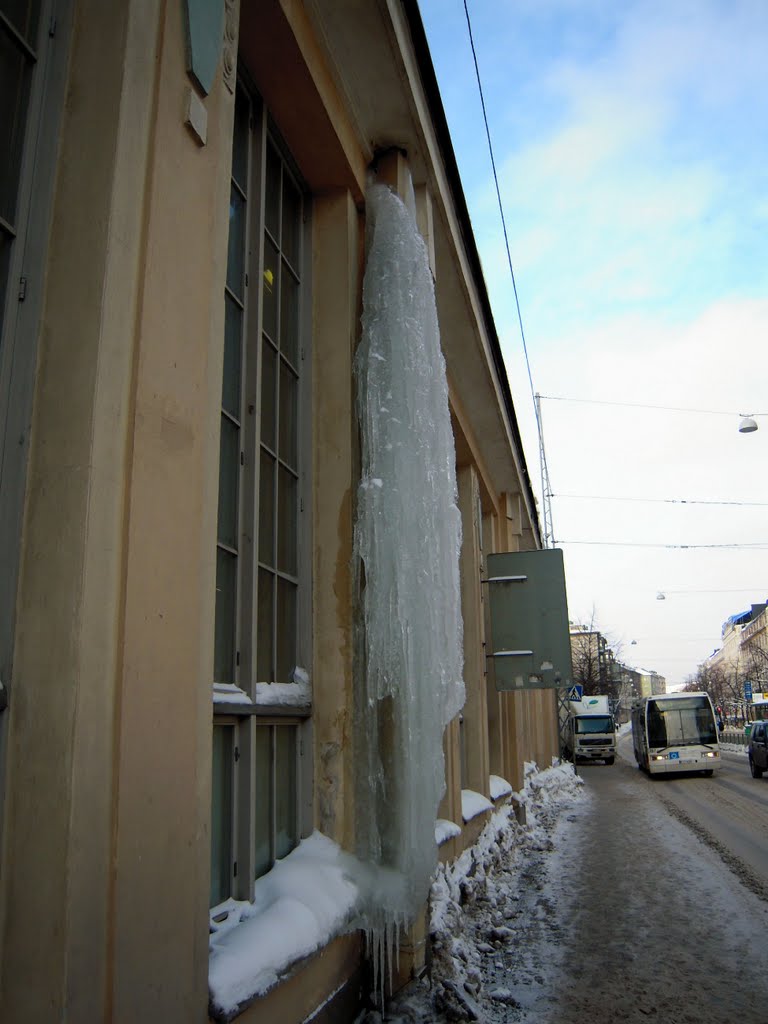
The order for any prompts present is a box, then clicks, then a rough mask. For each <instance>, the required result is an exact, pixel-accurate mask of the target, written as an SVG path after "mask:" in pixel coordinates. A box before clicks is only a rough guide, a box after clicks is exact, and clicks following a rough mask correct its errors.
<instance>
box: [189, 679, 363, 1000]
mask: <svg viewBox="0 0 768 1024" xmlns="http://www.w3.org/2000/svg"><path fill="white" fill-rule="evenodd" d="M288 685H292V684H288ZM352 860H353V859H352V858H349V857H348V855H345V854H344V853H343V852H342V851H341V849H340V848H339V847H338V846H337V845H336V843H334V842H333V841H332V840H331V839H328V837H327V836H324V835H322V834H321V833H320V832H313V834H312V835H311V836H310V837H309V838H308V839H304V840H302V842H301V843H300V844H299V845H298V846H297V847H296V849H295V850H293V851H292V852H291V853H289V854H288V856H287V857H285V858H284V859H283V860H281V861H278V862H277V864H276V865H275V866H274V868H273V869H272V870H271V871H270V872H269V873H268V874H267V875H264V876H263V877H262V878H259V879H257V881H256V883H255V884H254V890H253V891H254V901H253V903H248V902H238V901H237V900H227V901H226V903H223V904H221V906H219V907H216V908H214V910H213V911H212V912H211V929H212V934H211V938H210V959H209V964H208V986H209V991H210V998H211V1003H212V1005H213V1006H214V1007H215V1009H216V1011H217V1012H218V1013H220V1014H222V1015H224V1017H225V1019H229V1017H230V1015H232V1014H234V1013H236V1012H237V1010H238V1008H239V1007H241V1006H242V1005H243V1004H244V1003H247V1002H249V1001H251V1000H253V999H254V998H256V997H258V996H261V995H264V994H265V993H266V992H268V991H269V989H271V988H272V987H273V986H274V985H275V984H277V982H278V981H279V980H280V978H281V977H282V976H283V975H285V973H286V972H287V971H288V970H289V968H290V967H291V966H292V965H293V964H295V963H296V962H297V961H299V960H303V959H304V958H305V957H308V956H311V955H312V954H313V953H316V952H317V951H318V950H319V949H321V948H322V947H324V946H326V945H327V944H328V943H329V942H330V941H331V940H332V939H333V938H335V937H336V936H337V935H339V934H341V933H342V932H343V931H344V928H345V926H346V925H347V924H348V922H349V921H350V919H351V917H352V914H353V912H354V910H355V909H356V907H357V905H358V902H359V897H360V888H359V885H358V884H357V883H356V882H355V881H354V880H353V877H352V873H353V870H354V868H353V866H352ZM223 915H226V917H224V919H223V920H219V921H218V922H217V921H216V920H215V919H216V918H222V917H223Z"/></svg>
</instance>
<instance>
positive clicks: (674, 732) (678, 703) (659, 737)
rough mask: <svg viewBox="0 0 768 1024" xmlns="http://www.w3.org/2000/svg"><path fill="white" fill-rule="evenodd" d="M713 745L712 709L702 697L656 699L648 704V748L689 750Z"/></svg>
mask: <svg viewBox="0 0 768 1024" xmlns="http://www.w3.org/2000/svg"><path fill="white" fill-rule="evenodd" d="M699 743H704V744H707V743H717V728H716V726H715V718H714V715H713V714H712V707H711V705H710V703H709V701H708V700H707V698H706V697H678V698H676V699H675V700H664V699H663V698H659V699H657V700H654V701H649V702H648V746H649V747H689V746H693V745H695V744H699Z"/></svg>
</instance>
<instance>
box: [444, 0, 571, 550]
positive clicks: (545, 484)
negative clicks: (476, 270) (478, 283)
mask: <svg viewBox="0 0 768 1024" xmlns="http://www.w3.org/2000/svg"><path fill="white" fill-rule="evenodd" d="M464 14H465V16H466V19H467V32H468V34H469V45H470V48H471V50H472V60H473V62H474V65H475V77H476V79H477V90H478V93H479V94H480V106H481V107H482V110H483V123H484V124H485V137H486V139H487V140H488V153H489V155H490V158H491V169H492V171H493V183H494V185H495V187H496V199H497V201H498V204H499V215H500V216H501V228H502V232H503V234H504V249H505V250H506V253H507V266H508V267H509V276H510V277H511V279H512V291H513V292H514V295H515V308H516V309H517V322H518V324H519V325H520V337H521V339H522V342H523V354H524V356H525V368H526V370H527V373H528V384H529V385H530V388H531V398H532V399H533V411H534V416H535V417H536V429H537V432H538V437H539V461H540V464H541V490H542V501H543V506H544V507H543V513H544V514H543V518H544V536H543V538H542V539H543V544H544V547H553V546H554V543H555V538H554V528H553V525H552V506H551V503H550V501H549V489H550V485H549V468H548V466H547V455H546V452H545V450H544V433H543V431H542V426H541V411H540V409H539V403H538V396H537V395H536V394H535V392H534V387H533V374H532V373H531V361H530V359H529V358H528V343H527V342H526V340H525V328H524V327H523V314H522V310H521V309H520V297H519V295H518V294H517V282H516V280H515V271H514V267H513V266H512V254H511V252H510V249H509V235H508V233H507V221H506V218H505V216H504V204H503V203H502V201H501V188H500V187H499V176H498V174H497V173H496V158H495V156H494V154H493V142H492V141H491V129H490V126H489V124H488V113H487V111H486V108H485V94H484V93H483V83H482V80H481V78H480V65H479V63H478V60H477V51H476V50H475V39H474V36H473V34H472V20H471V18H470V16H469V7H468V6H467V0H464Z"/></svg>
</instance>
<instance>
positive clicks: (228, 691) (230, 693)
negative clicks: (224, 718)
mask: <svg viewBox="0 0 768 1024" xmlns="http://www.w3.org/2000/svg"><path fill="white" fill-rule="evenodd" d="M213 703H214V704H250V703H251V698H250V697H249V696H248V694H247V693H246V692H245V690H241V689H240V687H239V686H235V685H234V683H214V684H213Z"/></svg>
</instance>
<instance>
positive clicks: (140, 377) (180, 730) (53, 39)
mask: <svg viewBox="0 0 768 1024" xmlns="http://www.w3.org/2000/svg"><path fill="white" fill-rule="evenodd" d="M0 36H2V38H3V43H4V50H3V51H2V53H1V54H0V61H1V62H2V66H3V75H4V80H6V81H8V82H9V83H12V86H11V87H9V89H8V90H7V91H6V92H5V93H4V95H3V97H2V99H0V104H2V106H3V108H4V110H3V113H4V115H6V114H7V115H8V116H7V117H4V124H5V125H8V126H10V127H8V128H7V129H6V128H5V127H4V128H3V132H5V133H6V135H7V138H3V140H2V141H3V143H4V144H6V145H4V147H3V152H5V153H7V154H9V159H8V160H7V161H6V169H5V173H4V178H3V183H2V194H1V195H0V201H2V204H3V206H2V209H1V210H0V244H1V245H2V249H0V300H1V301H2V306H1V307H0V311H1V312H2V317H3V319H2V338H1V343H0V344H1V347H0V414H1V415H0V430H2V433H1V434H0V445H1V446H2V447H1V448H0V451H1V453H2V463H0V473H1V474H2V476H1V478H0V483H1V485H2V486H1V487H0V560H1V561H2V568H3V572H2V577H1V578H0V681H1V682H2V691H0V707H1V708H2V710H0V800H2V818H1V819H0V820H1V822H2V824H1V826H0V827H1V828H2V833H1V836H0V838H1V841H2V847H1V851H2V852H1V855H0V1018H2V1019H3V1020H7V1021H25V1022H29V1024H32V1022H40V1024H43V1022H45V1024H50V1022H52V1021H64V1020H70V1021H77V1022H78V1024H85V1022H90V1021H115V1022H126V1024H127V1022H135V1021H139V1020H151V1021H157V1022H165V1021H168V1022H172V1021H179V1022H181V1021H184V1022H189V1021H205V1020H206V1019H208V1016H209V1013H211V1014H213V1016H215V1017H217V1019H241V1020H243V1021H255V1020H263V1021H268V1020H269V1021H273V1020H281V1021H286V1022H289V1021H296V1022H299V1021H303V1020H304V1019H306V1018H308V1017H310V1016H311V1015H312V1014H314V1013H315V1011H316V1010H317V1009H318V1007H325V1009H324V1010H323V1011H322V1013H323V1014H325V1019H327V1020H334V1021H339V1020H344V1019H352V1016H353V1013H354V1009H355V1007H356V1006H357V1005H358V1003H359V998H360V992H361V980H360V979H361V977H362V975H361V971H362V970H363V969H364V967H365V953H364V947H363V944H362V942H361V938H360V933H359V932H355V931H349V930H347V931H343V930H340V932H339V934H338V935H335V934H333V935H329V936H326V938H325V939H323V941H322V943H321V944H320V946H319V947H318V948H317V949H315V950H312V951H310V952H309V953H307V952H306V951H303V952H301V954H300V955H299V953H298V952H297V954H296V956H295V957H294V958H293V959H291V956H290V955H288V956H286V957H285V958H284V962H283V963H282V966H281V968H280V970H279V971H278V972H277V974H276V976H275V977H274V978H273V979H272V980H271V982H270V983H268V984H267V983H263V984H261V985H260V987H257V988H254V987H253V986H252V988H251V990H250V991H245V990H244V994H243V996H242V998H240V999H239V1000H238V1001H237V1006H236V1007H235V1008H234V1009H230V1010H228V1011H226V1012H224V1011H222V1010H221V1007H218V1008H217V1005H216V1004H215V1001H213V1002H212V1001H211V1000H210V998H209V996H210V992H209V963H210V955H211V954H210V930H211V912H212V909H213V910H214V911H215V909H216V908H217V907H221V906H222V905H225V904H227V901H234V902H236V903H237V904H238V905H241V904H248V903H249V901H253V898H254V884H255V882H256V881H257V880H259V879H266V878H269V877H270V873H271V872H273V871H274V870H275V866H276V865H277V864H278V863H279V862H282V861H283V859H284V858H285V857H286V856H287V855H288V854H290V853H291V851H294V850H296V848H297V847H298V845H299V844H300V843H301V841H302V840H304V839H306V838H308V837H310V836H312V835H313V834H314V833H315V832H317V833H320V834H321V835H322V836H323V837H326V838H327V839H328V840H330V841H332V842H333V843H334V844H336V845H337V846H338V848H339V849H341V850H344V851H352V850H353V849H354V847H355V834H356V823H357V821H358V819H359V816H360V807H359V806H358V804H359V800H360V797H359V795H358V796H356V786H355V781H356V771H357V762H356V755H355V749H356V744H355V736H354V731H355V728H356V724H355V715H354V705H355V692H356V685H357V680H356V675H358V674H359V672H360V671H361V669H360V664H359V662H358V661H357V660H356V655H355V627H356V622H357V617H358V614H359V606H360V594H359V592H358V590H357V589H356V583H355V580H356V572H355V566H354V565H353V535H354V525H355V521H356V516H357V495H358V487H359V484H360V472H361V466H360V426H359V424H358V421H357V418H356V414H355V375H354V359H355V353H356V350H357V347H358V344H359V340H360V315H361V302H362V299H361V296H362V282H363V277H364V273H365V269H366V248H365V232H366V221H367V217H366V214H367V204H366V190H367V187H368V185H369V183H370V181H371V180H376V181H378V182H380V183H384V184H386V185H388V186H389V187H390V188H391V189H393V190H394V192H395V193H396V194H398V195H399V196H401V197H402V198H403V200H404V202H407V203H408V204H410V207H411V208H412V209H413V211H414V213H415V219H416V223H417V225H418V228H419V232H420V234H421V237H422V239H423V242H424V244H425V246H426V251H427V253H428V258H429V261H430V266H431V270H432V275H433V280H434V293H435V302H436V307H437V314H438V319H439V324H440V342H441V347H442V353H443V357H444V361H445V374H446V378H447V387H448V401H449V409H450V422H451V426H452V430H453V437H454V443H455V467H454V468H455V476H456V483H457V507H458V509H459V512H460V517H461V526H462V536H463V542H462V547H461V553H460V561H459V570H460V571H459V586H460V602H461V615H462V620H463V651H464V665H463V681H464V686H465V689H466V701H465V703H464V706H463V709H462V712H461V713H460V714H459V715H456V716H455V717H454V718H453V720H452V721H451V722H450V723H449V725H448V726H447V728H446V730H445V737H444V744H443V747H444V761H445V780H444V781H445V795H444V797H443V799H442V803H441V805H440V807H439V810H438V817H439V818H440V819H442V820H444V821H448V822H452V823H453V824H454V825H455V828H454V829H452V830H449V832H448V833H447V834H446V836H445V837H444V840H443V843H442V845H441V847H440V854H441V856H442V857H444V858H451V857H455V856H456V855H458V854H459V853H460V852H461V851H462V850H463V849H464V848H466V847H467V846H469V845H471V843H472V842H474V841H475V839H476V837H477V834H478V832H479V829H480V827H481V826H482V823H483V822H484V820H485V819H486V818H487V813H488V812H484V813H483V814H480V815H476V816H473V817H471V818H470V820H467V821H465V820H464V819H465V815H464V813H463V810H462V807H463V805H462V793H467V792H472V793H478V794H480V795H481V796H484V797H485V798H486V799H487V800H488V802H489V806H492V804H493V800H494V798H495V795H494V791H493V786H492V783H491V779H492V778H495V779H499V778H500V779H503V780H505V781H506V782H508V784H509V788H511V789H512V790H516V789H520V788H521V786H522V781H523V774H522V773H523V765H524V763H525V762H526V761H537V762H538V763H539V764H540V765H546V764H548V763H549V762H550V759H551V757H552V756H554V755H556V754H557V747H558V742H557V720H556V708H555V700H554V696H553V692H552V691H543V690H539V691H526V692H520V693H498V692H496V690H495V688H494V687H493V686H492V685H491V684H489V682H488V675H487V672H486V665H485V662H486V658H485V647H484V643H485V633H486V623H485V618H486V614H485V598H484V593H483V582H482V581H483V560H484V557H485V554H486V553H487V552H492V551H510V550H511V551H514V550H527V549H534V548H537V547H539V546H540V535H539V526H538V521H537V516H536V509H535V502H534V498H533V494H532V490H531V486H530V481H529V477H528V472H527V468H526V464H525V458H524V455H523V452H522V447H521V442H520V435H519V432H518V428H517V422H516V419H515V414H514V409H513V406H512V400H511V395H510V390H509V385H508V382H507V379H506V376H505V372H504V368H503V361H502V359H501V354H500V348H499V342H498V338H497V336H496V332H495V328H494V324H493V318H492V315H491V311H490V305H489V301H488V296H487V293H486V290H485V286H484V283H483V279H482V274H481V271H480V261H479V257H478V253H477V250H476V248H475V243H474V240H473V238H472V232H471V227H470V222H469V217H468V213H467V210H466V205H465V202H464V198H463V194H462V191H461V185H460V182H459V177H458V172H457V168H456V163H455V159H454V157H453V152H452V149H451V144H450V139H449V136H448V132H447V127H446V123H445V118H444V114H443V111H442V106H441V104H440V98H439V94H438V90H437V85H436V81H435V76H434V72H433V69H432V65H431V61H430V58H429V53H428V49H427V45H426V40H425V37H424V31H423V27H422V25H421V21H420V18H419V14H418V7H417V4H416V3H415V2H409V0H355V2H350V3H342V4H340V3H337V2H335V0H306V2H304V3H301V2H294V0H262V2H260V3H255V2H248V0H242V2H241V3H240V4H239V5H238V3H237V2H236V0H219V2H218V3H217V2H215V0H213V2H210V3H208V4H203V3H199V2H195V0H122V2H119V3H110V4H105V3H102V2H97V0H56V2H55V3H54V2H53V0H36V2H34V0H29V2H27V3H21V4H16V5H13V7H12V10H11V13H5V12H3V13H2V14H0ZM497 792H498V791H497ZM496 798H498V797H497V796H496ZM413 917H414V921H415V922H416V924H415V925H414V927H413V928H412V929H411V932H410V933H409V934H408V935H407V936H404V938H403V943H402V947H403V958H402V961H403V964H404V965H405V966H404V967H403V972H402V974H403V979H404V978H405V977H407V974H408V970H410V966H412V965H413V964H414V963H418V960H419V956H420V953H419V943H420V941H421V938H420V933H419V925H418V922H419V914H418V908H414V915H413ZM422 955H423V954H422ZM409 958H410V959H409ZM313 1019H315V1020H318V1021H320V1020H322V1019H323V1016H322V1014H321V1015H320V1016H316V1017H314V1018H313Z"/></svg>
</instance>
